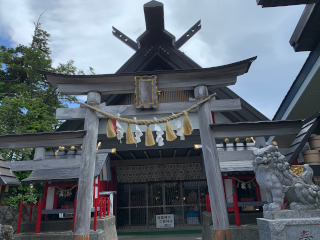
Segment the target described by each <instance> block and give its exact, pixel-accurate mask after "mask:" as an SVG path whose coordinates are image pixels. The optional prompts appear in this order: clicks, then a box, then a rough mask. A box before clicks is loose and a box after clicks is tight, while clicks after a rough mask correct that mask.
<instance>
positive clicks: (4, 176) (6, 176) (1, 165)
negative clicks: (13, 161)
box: [0, 155, 20, 186]
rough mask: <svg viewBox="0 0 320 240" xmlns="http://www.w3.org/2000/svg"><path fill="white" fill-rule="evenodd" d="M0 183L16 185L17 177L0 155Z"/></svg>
mask: <svg viewBox="0 0 320 240" xmlns="http://www.w3.org/2000/svg"><path fill="white" fill-rule="evenodd" d="M0 185H9V186H18V185H20V183H19V181H18V179H17V178H16V176H15V175H14V174H13V172H12V171H11V169H10V167H9V165H8V164H7V162H6V161H4V159H3V157H2V156H1V155H0Z"/></svg>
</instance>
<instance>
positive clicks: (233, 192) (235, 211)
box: [232, 179, 241, 226]
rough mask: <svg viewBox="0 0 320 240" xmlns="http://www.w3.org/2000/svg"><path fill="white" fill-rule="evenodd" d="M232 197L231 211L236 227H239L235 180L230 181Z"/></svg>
mask: <svg viewBox="0 0 320 240" xmlns="http://www.w3.org/2000/svg"><path fill="white" fill-rule="evenodd" d="M232 197H233V209H234V217H235V220H236V226H241V223H240V213H239V206H238V194H237V184H236V180H234V179H232Z"/></svg>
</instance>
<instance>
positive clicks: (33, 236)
mask: <svg viewBox="0 0 320 240" xmlns="http://www.w3.org/2000/svg"><path fill="white" fill-rule="evenodd" d="M42 223H44V224H41V233H34V228H32V231H29V232H22V231H21V233H20V234H15V235H14V239H15V240H72V239H73V232H71V228H72V219H71V220H47V221H43V222H42ZM26 225H28V226H30V227H31V226H32V227H35V223H33V225H32V223H27V224H26ZM67 227H70V229H68V230H62V229H64V228H67ZM59 228H60V230H58V229H59ZM91 229H92V230H91V231H90V240H118V236H117V231H116V226H115V217H114V216H110V217H108V216H107V217H105V218H101V219H98V220H97V231H96V232H94V231H93V218H92V219H91ZM44 230H46V231H44ZM47 230H48V231H47ZM57 230H58V231H57Z"/></svg>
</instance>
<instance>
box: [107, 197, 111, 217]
mask: <svg viewBox="0 0 320 240" xmlns="http://www.w3.org/2000/svg"><path fill="white" fill-rule="evenodd" d="M107 215H108V216H109V215H110V198H108V199H107Z"/></svg>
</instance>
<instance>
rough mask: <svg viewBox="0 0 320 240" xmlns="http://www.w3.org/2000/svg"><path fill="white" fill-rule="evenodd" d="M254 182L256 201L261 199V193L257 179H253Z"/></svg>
mask: <svg viewBox="0 0 320 240" xmlns="http://www.w3.org/2000/svg"><path fill="white" fill-rule="evenodd" d="M254 184H255V185H256V194H257V201H258V202H260V201H261V193H260V187H259V184H258V183H257V181H254Z"/></svg>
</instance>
